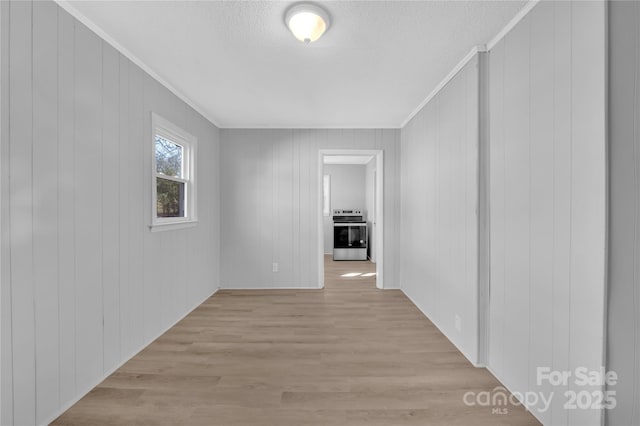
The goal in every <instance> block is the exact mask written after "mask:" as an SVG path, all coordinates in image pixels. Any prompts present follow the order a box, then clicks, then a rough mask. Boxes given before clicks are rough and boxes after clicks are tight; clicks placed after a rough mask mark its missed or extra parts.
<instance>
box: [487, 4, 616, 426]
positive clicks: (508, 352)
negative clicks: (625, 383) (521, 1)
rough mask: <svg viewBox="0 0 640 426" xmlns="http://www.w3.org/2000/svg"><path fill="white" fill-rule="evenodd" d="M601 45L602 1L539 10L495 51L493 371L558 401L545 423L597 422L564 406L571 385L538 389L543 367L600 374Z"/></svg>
mask: <svg viewBox="0 0 640 426" xmlns="http://www.w3.org/2000/svg"><path fill="white" fill-rule="evenodd" d="M604 43H605V3H604V2H602V1H596V2H541V3H539V4H538V5H537V6H535V8H534V9H533V10H532V11H531V12H530V13H529V14H528V15H527V16H526V17H525V18H524V19H523V20H522V21H520V23H518V24H517V25H516V26H515V28H513V30H512V31H511V32H510V33H508V34H507V35H506V36H505V38H503V39H502V40H501V41H500V42H499V43H498V44H496V45H495V46H494V47H493V48H492V49H491V51H490V82H489V87H490V96H489V98H490V129H491V130H490V131H491V134H490V208H491V224H490V228H491V230H490V239H491V297H490V339H489V342H490V346H489V367H490V369H491V370H492V371H493V372H494V374H495V375H496V377H497V378H498V379H500V381H502V382H503V383H504V384H505V385H506V386H507V387H508V388H509V389H510V390H511V391H517V392H526V391H534V392H544V393H545V395H549V393H550V392H554V393H555V395H556V397H555V398H554V400H553V404H552V408H551V409H550V410H549V411H546V412H542V411H540V410H539V408H540V406H533V407H529V408H530V409H531V410H532V412H533V413H534V414H535V415H536V416H537V417H538V418H539V419H540V420H541V421H543V423H547V424H580V425H585V424H599V423H600V415H601V412H600V411H599V410H596V409H592V410H589V409H576V410H566V409H564V407H563V406H564V403H565V402H566V398H565V397H564V395H563V393H564V392H565V391H566V390H567V388H568V389H569V390H575V391H579V390H581V389H582V388H580V387H578V386H577V385H576V384H575V380H574V379H571V380H569V383H568V385H567V386H555V387H552V386H550V385H548V382H542V384H541V385H540V386H539V385H538V384H537V380H536V368H537V367H549V368H550V369H552V370H560V371H565V370H566V371H571V372H572V374H575V369H576V368H577V367H585V368H587V369H589V370H598V369H599V368H600V367H601V366H602V365H603V339H604V330H603V324H604V311H603V309H604V294H605V281H604V276H605V223H606V218H605V211H606V192H605V182H606V175H605V172H606V171H605V158H606V156H605V148H606V146H605V140H606V139H605V97H604V96H605V45H604ZM573 377H575V376H573ZM586 389H587V390H589V391H592V390H594V388H586ZM595 389H597V388H595Z"/></svg>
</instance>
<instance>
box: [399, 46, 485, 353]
mask: <svg viewBox="0 0 640 426" xmlns="http://www.w3.org/2000/svg"><path fill="white" fill-rule="evenodd" d="M478 59H479V58H478V55H476V56H474V57H473V58H472V59H471V60H470V61H469V62H468V63H467V64H466V65H465V66H464V67H463V68H462V69H461V70H460V71H459V72H458V74H456V76H455V77H453V79H451V80H450V81H449V83H448V84H447V85H446V86H445V87H444V88H443V89H442V90H441V91H440V92H439V93H438V94H437V95H436V96H435V97H434V98H433V99H432V100H431V101H430V102H429V103H428V104H427V105H425V107H424V108H423V109H422V110H420V112H418V114H416V116H415V117H414V118H413V119H411V121H409V123H408V124H407V125H406V126H405V127H404V128H403V129H402V220H401V223H402V228H401V233H400V235H401V237H400V244H401V246H402V258H401V261H400V268H401V285H402V290H403V291H404V292H405V293H406V294H407V296H409V298H411V300H413V302H414V303H415V304H416V305H417V306H418V307H419V308H420V309H421V310H422V311H423V312H424V313H425V314H426V315H427V316H428V317H429V319H430V320H431V321H433V323H434V324H436V326H438V328H440V330H442V331H443V332H444V334H445V335H446V336H447V337H448V338H449V339H450V340H451V341H452V342H453V343H454V344H455V345H456V346H457V347H458V348H459V349H460V350H461V351H462V353H464V355H465V356H466V357H467V358H468V359H469V360H470V361H471V362H473V363H476V362H477V361H478V219H477V214H476V209H477V206H478V138H479V127H478V125H479V123H478V106H479V78H478V76H479V73H478ZM456 316H457V317H458V318H459V322H458V323H459V327H456Z"/></svg>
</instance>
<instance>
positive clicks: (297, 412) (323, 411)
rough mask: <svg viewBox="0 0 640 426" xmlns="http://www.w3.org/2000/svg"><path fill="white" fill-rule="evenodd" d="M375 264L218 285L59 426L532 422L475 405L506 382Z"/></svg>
mask: <svg viewBox="0 0 640 426" xmlns="http://www.w3.org/2000/svg"><path fill="white" fill-rule="evenodd" d="M374 271H375V268H374V265H372V264H371V263H369V262H333V261H331V260H330V259H329V258H327V260H326V280H325V281H326V288H325V289H324V290H250V291H232V290H221V291H219V292H218V293H217V294H215V295H214V296H213V297H211V298H210V299H208V300H207V301H206V302H205V303H203V304H202V305H201V306H200V307H198V308H197V309H196V310H195V311H193V312H192V313H191V314H190V315H189V316H187V317H186V318H185V319H184V320H183V321H181V322H180V323H179V324H177V325H176V326H175V327H173V328H172V329H171V330H169V331H168V332H167V333H165V334H164V335H163V336H161V337H160V338H159V339H158V340H156V341H155V342H154V343H152V344H151V345H150V346H149V347H147V348H146V349H144V350H143V351H142V352H141V353H140V354H138V355H137V356H135V357H134V358H133V359H131V360H130V361H129V362H127V363H126V364H125V365H124V366H123V367H121V368H120V369H119V370H118V371H117V372H115V373H114V374H113V375H111V376H110V377H109V378H107V379H106V380H105V381H104V382H103V383H101V384H100V385H99V386H98V387H96V388H95V389H94V390H92V391H91V392H90V393H89V394H88V395H86V396H85V397H84V398H83V399H82V400H80V402H78V403H77V404H76V405H74V406H73V407H71V408H70V409H69V410H68V411H67V412H66V413H64V414H63V415H62V416H61V417H59V418H58V419H57V420H56V421H55V422H54V424H55V425H224V426H233V425H243V426H251V425H274V426H287V425H292V426H303V425H322V426H333V425H336V426H340V425H349V426H351V425H354V426H355V425H367V426H375V425H384V426H394V425H421V426H422V425H435V424H441V425H454V424H457V425H495V424H504V425H530V424H538V422H537V421H536V420H535V419H534V418H533V416H532V415H531V414H529V413H527V412H526V411H525V410H524V409H523V408H522V407H513V406H510V407H509V413H508V414H506V415H498V414H492V412H491V407H478V406H475V407H468V406H466V405H465V404H464V403H463V395H464V393H465V392H467V391H469V390H473V391H491V390H492V389H493V388H495V387H496V386H499V385H500V383H499V382H498V381H497V380H496V379H495V378H493V376H492V375H491V374H489V373H488V372H487V371H485V370H484V369H477V368H474V367H472V366H471V364H469V362H467V360H466V359H465V358H464V357H463V356H462V355H461V354H460V353H459V352H458V351H457V350H456V349H455V347H454V346H453V345H452V344H451V343H450V342H449V341H448V340H447V339H446V338H445V337H444V336H443V335H442V334H441V333H440V332H439V331H438V330H437V329H436V328H435V327H434V326H433V324H432V323H431V322H430V321H429V320H428V319H427V318H425V317H424V316H423V315H422V313H420V311H419V310H418V309H417V308H416V307H415V306H414V305H413V304H412V303H411V302H410V301H409V300H408V299H407V298H406V297H405V296H404V294H403V293H402V292H400V291H397V290H385V291H381V290H377V289H376V288H375V277H369V278H363V277H355V278H346V279H345V278H341V277H340V275H342V274H344V273H349V272H363V273H364V272H374Z"/></svg>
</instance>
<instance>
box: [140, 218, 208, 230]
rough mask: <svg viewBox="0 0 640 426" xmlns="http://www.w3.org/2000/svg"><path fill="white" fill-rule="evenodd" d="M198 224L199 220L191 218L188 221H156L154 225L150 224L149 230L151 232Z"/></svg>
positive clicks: (191, 226) (190, 226)
mask: <svg viewBox="0 0 640 426" xmlns="http://www.w3.org/2000/svg"><path fill="white" fill-rule="evenodd" d="M197 224H198V221H197V220H190V221H188V222H186V221H185V222H167V223H156V224H154V225H149V230H150V231H151V232H162V231H173V230H176V229H185V228H193V227H194V226H196V225H197Z"/></svg>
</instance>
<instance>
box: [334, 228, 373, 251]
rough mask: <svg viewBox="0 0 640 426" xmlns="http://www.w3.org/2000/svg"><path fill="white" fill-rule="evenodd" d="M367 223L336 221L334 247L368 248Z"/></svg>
mask: <svg viewBox="0 0 640 426" xmlns="http://www.w3.org/2000/svg"><path fill="white" fill-rule="evenodd" d="M366 247H367V224H366V223H334V224H333V248H366Z"/></svg>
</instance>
